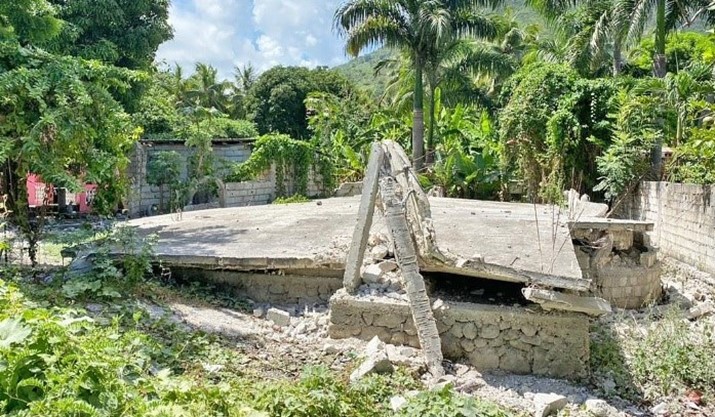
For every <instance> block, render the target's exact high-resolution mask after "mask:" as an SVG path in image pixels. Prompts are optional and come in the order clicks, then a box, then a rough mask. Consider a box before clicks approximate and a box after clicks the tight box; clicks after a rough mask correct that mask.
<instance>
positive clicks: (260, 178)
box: [126, 141, 331, 217]
mask: <svg viewBox="0 0 715 417" xmlns="http://www.w3.org/2000/svg"><path fill="white" fill-rule="evenodd" d="M252 148H253V144H252V142H250V141H241V142H230V143H229V142H226V143H214V144H213V158H212V159H213V161H214V165H215V166H214V170H215V171H216V172H217V175H218V176H219V177H222V178H223V177H226V176H228V179H227V180H226V181H224V188H223V189H220V190H219V192H222V193H224V195H223V196H222V197H223V198H222V200H224V201H225V206H226V207H242V206H253V205H262V204H270V203H271V202H272V201H273V200H275V199H276V197H278V196H281V195H292V194H295V193H300V194H305V195H307V196H308V197H317V196H321V195H325V194H327V193H329V192H330V191H331V189H329V188H326V187H325V186H324V184H323V183H324V182H323V181H322V179H321V177H320V175H316V174H315V173H314V171H313V170H312V169H309V170H308V172H307V177H306V178H305V185H304V187H305V189H304V191H305V193H303V192H302V191H303V186H301V185H300V184H299V180H300V179H296V178H293V177H291V176H290V175H288V176H286V175H284V176H283V177H282V178H281V181H280V185H279V183H278V181H277V175H276V166H275V165H272V164H267V165H266V167H264V168H265V169H263V170H262V171H260V172H259V171H257V172H256V174H255V175H253V176H251V177H250V178H248V177H247V178H245V180H244V181H239V178H233V181H232V178H231V176H230V171H231V170H232V169H233V167H234V166H235V165H237V164H242V163H244V162H246V161H248V160H249V159H250V157H251V155H252ZM165 151H174V152H177V153H179V154H180V155H181V159H182V160H183V161H184V165H183V167H182V169H181V175H180V177H181V178H180V180H181V181H184V180H186V179H187V177H188V162H187V161H188V160H189V159H190V158H191V156H192V154H193V152H194V150H193V149H191V148H188V147H186V146H184V144H183V143H180V142H172V143H156V142H152V143H143V144H139V145H137V147H136V149H135V151H134V153H133V155H132V163H131V167H130V179H131V189H130V192H129V196H128V198H127V204H128V207H126V208H127V209H128V211H129V215H130V216H132V217H141V216H146V215H147V214H151V208H152V206H155V207H158V206H159V203H160V198H159V187H158V186H153V185H150V184H148V183H147V175H146V174H147V163H148V161H149V159H150V158H151V156H152V154H155V153H157V152H165ZM165 192H166V191H165ZM164 197H165V201H166V200H167V199H168V197H169V196H168V195H165V196H164ZM218 200H219V199H217V201H216V203H215V204H213V205H202V207H204V208H215V207H219V204H218ZM214 206H215V207H214ZM185 209H186V210H190V209H191V207H190V206H189V207H186V208H185Z"/></svg>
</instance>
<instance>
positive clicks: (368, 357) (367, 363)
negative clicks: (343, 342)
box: [350, 337, 395, 383]
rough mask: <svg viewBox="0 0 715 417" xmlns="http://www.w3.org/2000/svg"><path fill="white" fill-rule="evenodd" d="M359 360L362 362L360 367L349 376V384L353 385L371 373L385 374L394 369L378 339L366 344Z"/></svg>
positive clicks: (383, 344)
mask: <svg viewBox="0 0 715 417" xmlns="http://www.w3.org/2000/svg"><path fill="white" fill-rule="evenodd" d="M361 359H362V360H363V361H362V363H361V364H360V366H358V367H357V369H355V370H354V371H353V372H352V373H351V374H350V382H351V383H355V382H357V381H359V380H361V379H362V378H364V377H365V376H366V375H369V374H372V373H378V374H387V373H391V372H392V371H394V369H395V368H394V367H393V366H392V362H390V359H389V358H388V356H387V352H386V350H385V343H383V342H382V341H380V339H379V338H378V337H375V338H373V339H372V340H371V341H370V343H368V344H367V347H365V351H364V353H363V355H362V356H361Z"/></svg>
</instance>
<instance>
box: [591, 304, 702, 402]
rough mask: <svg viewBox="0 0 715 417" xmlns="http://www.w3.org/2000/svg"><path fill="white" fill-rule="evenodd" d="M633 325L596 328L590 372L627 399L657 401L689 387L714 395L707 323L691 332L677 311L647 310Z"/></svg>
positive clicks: (610, 393)
mask: <svg viewBox="0 0 715 417" xmlns="http://www.w3.org/2000/svg"><path fill="white" fill-rule="evenodd" d="M637 325H638V327H629V328H626V329H623V328H622V329H619V331H618V332H616V331H615V329H612V328H610V327H603V326H597V327H596V328H595V331H594V332H593V340H592V344H591V370H592V372H593V374H594V377H595V378H596V379H598V378H607V379H612V380H613V382H615V391H613V392H606V393H605V394H608V395H620V396H622V397H624V398H629V399H631V400H633V401H654V402H657V401H659V400H661V399H662V398H665V397H672V396H679V395H683V394H684V393H685V392H687V391H690V390H697V391H699V392H701V393H702V394H703V402H704V403H708V402H710V401H712V400H713V398H715V370H714V369H713V367H712V366H711V364H710V362H711V361H710V359H709V358H710V356H712V351H713V349H715V333H713V329H712V326H711V325H707V324H706V325H705V327H704V328H701V329H700V331H697V332H693V331H692V328H691V326H689V324H688V321H687V320H686V319H685V318H684V317H683V313H682V311H680V310H679V309H677V308H671V309H669V310H666V311H665V313H664V314H662V315H660V314H658V313H655V312H653V314H651V315H650V316H649V317H647V318H646V319H645V320H643V321H642V322H639V323H637Z"/></svg>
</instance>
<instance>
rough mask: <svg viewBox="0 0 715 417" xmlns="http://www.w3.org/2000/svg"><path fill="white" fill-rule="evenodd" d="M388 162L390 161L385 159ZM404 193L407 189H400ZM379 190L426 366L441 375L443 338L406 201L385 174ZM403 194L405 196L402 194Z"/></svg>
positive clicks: (436, 374) (435, 375) (436, 376)
mask: <svg viewBox="0 0 715 417" xmlns="http://www.w3.org/2000/svg"><path fill="white" fill-rule="evenodd" d="M387 164H388V165H389V161H388V162H387ZM402 191H403V192H404V193H407V192H409V190H402ZM380 193H381V195H382V201H383V203H384V205H385V220H386V221H387V227H388V228H389V230H390V232H391V233H392V238H393V239H394V241H395V257H396V258H397V262H398V263H399V265H400V271H401V272H402V279H403V285H404V286H405V291H407V296H408V298H409V301H410V309H411V310H412V319H413V320H414V322H415V327H416V328H417V336H418V338H419V340H420V346H421V347H422V352H423V353H424V356H425V361H426V363H427V369H428V370H429V372H430V373H431V374H432V376H433V377H435V378H438V377H440V376H443V375H444V368H443V367H442V360H443V356H442V341H441V340H440V337H439V331H438V330H437V322H436V321H435V318H434V314H433V313H432V304H431V302H430V299H429V296H428V295H427V288H426V287H425V282H424V279H423V278H422V275H420V270H419V265H418V263H417V250H416V249H415V244H414V241H413V240H412V233H411V230H410V225H409V224H408V223H407V217H406V212H405V204H404V202H403V201H402V200H401V198H400V197H398V195H397V194H396V191H395V180H394V179H393V178H391V177H386V178H383V179H381V180H380ZM402 198H404V196H402Z"/></svg>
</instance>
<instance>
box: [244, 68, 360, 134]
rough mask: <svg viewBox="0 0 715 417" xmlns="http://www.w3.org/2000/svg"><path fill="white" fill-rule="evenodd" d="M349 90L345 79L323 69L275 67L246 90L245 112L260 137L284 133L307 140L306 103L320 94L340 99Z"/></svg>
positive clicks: (349, 87) (348, 84)
mask: <svg viewBox="0 0 715 417" xmlns="http://www.w3.org/2000/svg"><path fill="white" fill-rule="evenodd" d="M350 91H351V86H350V83H349V82H348V80H347V79H346V78H345V77H343V76H342V75H340V74H339V73H337V72H335V71H331V70H327V69H325V68H317V69H313V70H310V69H307V68H300V67H280V66H279V67H274V68H271V69H269V70H268V71H266V72H264V73H263V74H261V76H260V77H258V79H257V80H256V81H255V82H254V83H253V85H252V86H251V88H250V90H248V97H247V110H248V114H249V117H250V118H251V119H252V120H253V121H254V122H255V123H256V126H257V127H258V131H259V133H261V134H266V133H269V132H275V133H285V134H288V135H290V136H292V137H294V138H298V139H306V138H308V137H309V135H310V132H309V130H308V122H307V119H306V107H305V100H306V99H307V98H308V94H310V93H313V92H323V93H330V94H334V95H336V96H339V97H345V96H347V95H348V94H349V93H350Z"/></svg>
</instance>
